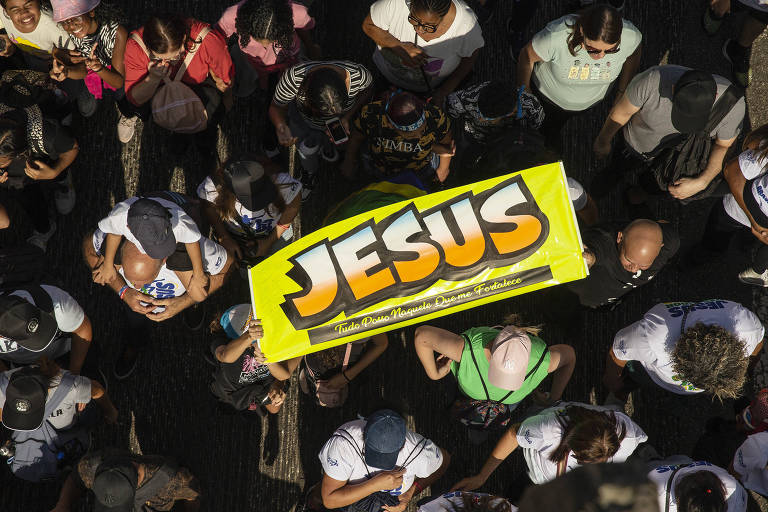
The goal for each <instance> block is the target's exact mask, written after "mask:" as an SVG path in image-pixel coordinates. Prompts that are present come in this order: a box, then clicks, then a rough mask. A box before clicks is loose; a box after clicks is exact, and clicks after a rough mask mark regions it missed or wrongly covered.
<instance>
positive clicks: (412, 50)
mask: <svg viewBox="0 0 768 512" xmlns="http://www.w3.org/2000/svg"><path fill="white" fill-rule="evenodd" d="M363 32H365V35H367V36H368V37H370V38H371V39H372V40H373V42H374V43H376V44H377V45H379V46H381V47H382V48H389V49H390V50H392V51H393V52H394V53H396V54H397V56H398V57H400V59H401V60H402V62H403V65H405V66H408V67H411V68H416V67H419V66H423V65H424V63H425V62H426V61H427V58H428V55H427V53H426V52H425V51H424V50H423V49H422V48H420V47H418V46H416V45H415V44H413V43H410V42H408V43H404V42H402V41H400V40H399V39H397V38H396V37H395V36H393V35H392V34H390V33H389V32H387V31H386V30H384V29H382V28H379V27H377V26H376V25H375V24H374V23H373V20H372V19H371V13H370V12H369V13H368V15H367V16H366V17H365V20H363Z"/></svg>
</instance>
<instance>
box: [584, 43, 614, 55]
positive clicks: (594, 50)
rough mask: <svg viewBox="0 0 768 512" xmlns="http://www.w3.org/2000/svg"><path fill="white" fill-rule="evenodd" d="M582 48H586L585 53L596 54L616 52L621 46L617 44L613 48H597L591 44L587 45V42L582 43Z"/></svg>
mask: <svg viewBox="0 0 768 512" xmlns="http://www.w3.org/2000/svg"><path fill="white" fill-rule="evenodd" d="M584 49H585V50H587V53H588V54H590V55H597V54H599V53H604V54H606V55H610V54H613V53H618V52H619V50H620V49H621V48H619V45H618V44H617V45H616V46H614V47H613V48H608V49H607V50H598V49H597V48H595V47H593V46H589V45H588V44H586V43H584Z"/></svg>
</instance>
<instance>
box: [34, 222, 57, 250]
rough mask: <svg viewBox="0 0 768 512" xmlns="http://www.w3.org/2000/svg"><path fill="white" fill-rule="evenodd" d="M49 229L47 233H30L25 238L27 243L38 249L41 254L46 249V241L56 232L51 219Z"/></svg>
mask: <svg viewBox="0 0 768 512" xmlns="http://www.w3.org/2000/svg"><path fill="white" fill-rule="evenodd" d="M50 222H51V229H49V230H48V232H47V233H40V232H39V231H32V235H31V236H30V237H29V238H27V243H29V244H32V245H34V246H35V247H39V248H40V249H41V250H42V251H43V252H45V249H46V248H47V247H48V240H50V239H51V237H52V236H53V234H54V233H55V232H56V221H54V220H53V219H51V221H50Z"/></svg>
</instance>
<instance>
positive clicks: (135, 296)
mask: <svg viewBox="0 0 768 512" xmlns="http://www.w3.org/2000/svg"><path fill="white" fill-rule="evenodd" d="M150 299H152V297H150V296H149V295H145V294H143V293H141V292H139V291H137V290H134V289H133V288H130V287H129V288H128V289H127V290H125V294H124V295H123V301H124V302H125V303H126V304H127V305H128V307H129V308H131V311H133V312H135V313H139V314H140V315H146V314H147V313H149V312H150V311H152V310H153V309H155V307H154V306H153V305H152V304H151V302H150ZM142 302H144V303H146V304H147V305H146V306H145V305H144V304H141V303H142Z"/></svg>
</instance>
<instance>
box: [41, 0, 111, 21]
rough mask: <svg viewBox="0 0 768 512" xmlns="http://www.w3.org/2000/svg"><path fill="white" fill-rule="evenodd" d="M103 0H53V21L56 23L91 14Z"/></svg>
mask: <svg viewBox="0 0 768 512" xmlns="http://www.w3.org/2000/svg"><path fill="white" fill-rule="evenodd" d="M100 3H101V0H51V6H53V21H55V22H56V23H59V22H62V21H64V20H68V19H69V18H74V17H75V16H80V15H81V14H85V13H87V12H91V11H92V10H94V9H95V8H96V6H97V5H99V4H100Z"/></svg>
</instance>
